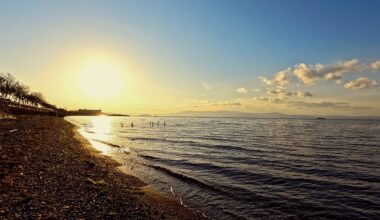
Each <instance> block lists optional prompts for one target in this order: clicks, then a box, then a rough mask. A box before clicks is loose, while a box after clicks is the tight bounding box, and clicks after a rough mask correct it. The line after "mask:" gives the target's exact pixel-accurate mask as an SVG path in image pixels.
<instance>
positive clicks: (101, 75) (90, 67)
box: [80, 62, 124, 99]
mask: <svg viewBox="0 0 380 220" xmlns="http://www.w3.org/2000/svg"><path fill="white" fill-rule="evenodd" d="M123 86H124V80H123V76H122V73H121V71H120V70H119V69H118V68H117V67H116V66H115V65H112V64H109V63H101V62H94V63H89V64H87V65H86V66H85V67H84V68H83V69H82V70H81V72H80V87H81V89H82V90H83V92H85V93H86V95H87V96H88V97H89V98H92V99H108V98H113V97H114V96H116V95H118V94H119V93H120V92H121V91H122V89H123Z"/></svg>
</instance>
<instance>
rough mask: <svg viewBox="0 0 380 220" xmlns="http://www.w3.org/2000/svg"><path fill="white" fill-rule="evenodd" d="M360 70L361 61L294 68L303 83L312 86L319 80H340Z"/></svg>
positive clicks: (306, 65)
mask: <svg viewBox="0 0 380 220" xmlns="http://www.w3.org/2000/svg"><path fill="white" fill-rule="evenodd" d="M356 70H359V60H358V59H352V60H347V61H339V62H335V63H334V64H332V65H327V66H326V65H323V64H305V63H300V64H296V65H295V66H294V69H293V72H294V74H295V76H296V77H297V78H298V80H300V81H301V82H302V83H304V84H306V85H312V84H314V83H315V82H316V81H317V80H319V79H322V78H324V79H326V80H334V81H337V80H340V79H341V78H342V76H343V74H345V73H347V72H352V71H356Z"/></svg>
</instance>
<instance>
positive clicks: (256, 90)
mask: <svg viewBox="0 0 380 220" xmlns="http://www.w3.org/2000/svg"><path fill="white" fill-rule="evenodd" d="M252 91H254V92H260V91H261V90H260V89H252Z"/></svg>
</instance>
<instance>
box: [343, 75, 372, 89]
mask: <svg viewBox="0 0 380 220" xmlns="http://www.w3.org/2000/svg"><path fill="white" fill-rule="evenodd" d="M378 85H379V84H378V83H377V82H376V81H375V80H370V79H368V78H365V77H361V78H358V79H355V80H352V81H350V82H348V83H345V84H344V88H346V89H353V90H357V89H369V88H374V87H377V86H378Z"/></svg>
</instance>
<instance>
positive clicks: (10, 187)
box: [0, 116, 204, 219]
mask: <svg viewBox="0 0 380 220" xmlns="http://www.w3.org/2000/svg"><path fill="white" fill-rule="evenodd" d="M117 166H119V164H118V163H117V162H115V161H113V160H111V159H110V158H108V157H105V156H102V155H101V154H99V152H97V151H96V150H94V149H93V148H92V147H91V145H90V144H89V143H88V142H87V141H86V140H85V139H84V138H82V137H81V136H80V134H79V133H78V132H77V131H76V129H75V127H74V125H72V124H70V123H69V122H67V121H65V120H64V119H63V118H55V117H38V116H35V117H19V118H18V119H17V120H10V119H3V120H0V219H204V217H203V216H202V214H201V213H199V212H196V211H194V210H190V209H188V208H186V207H183V206H181V204H180V203H179V202H178V201H176V200H173V199H170V198H167V197H163V196H162V195H160V194H158V193H157V192H154V191H152V190H149V188H147V187H146V184H145V183H143V182H142V181H141V180H139V179H138V178H136V177H133V176H129V175H126V174H124V173H122V172H120V170H118V169H116V168H117Z"/></svg>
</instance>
